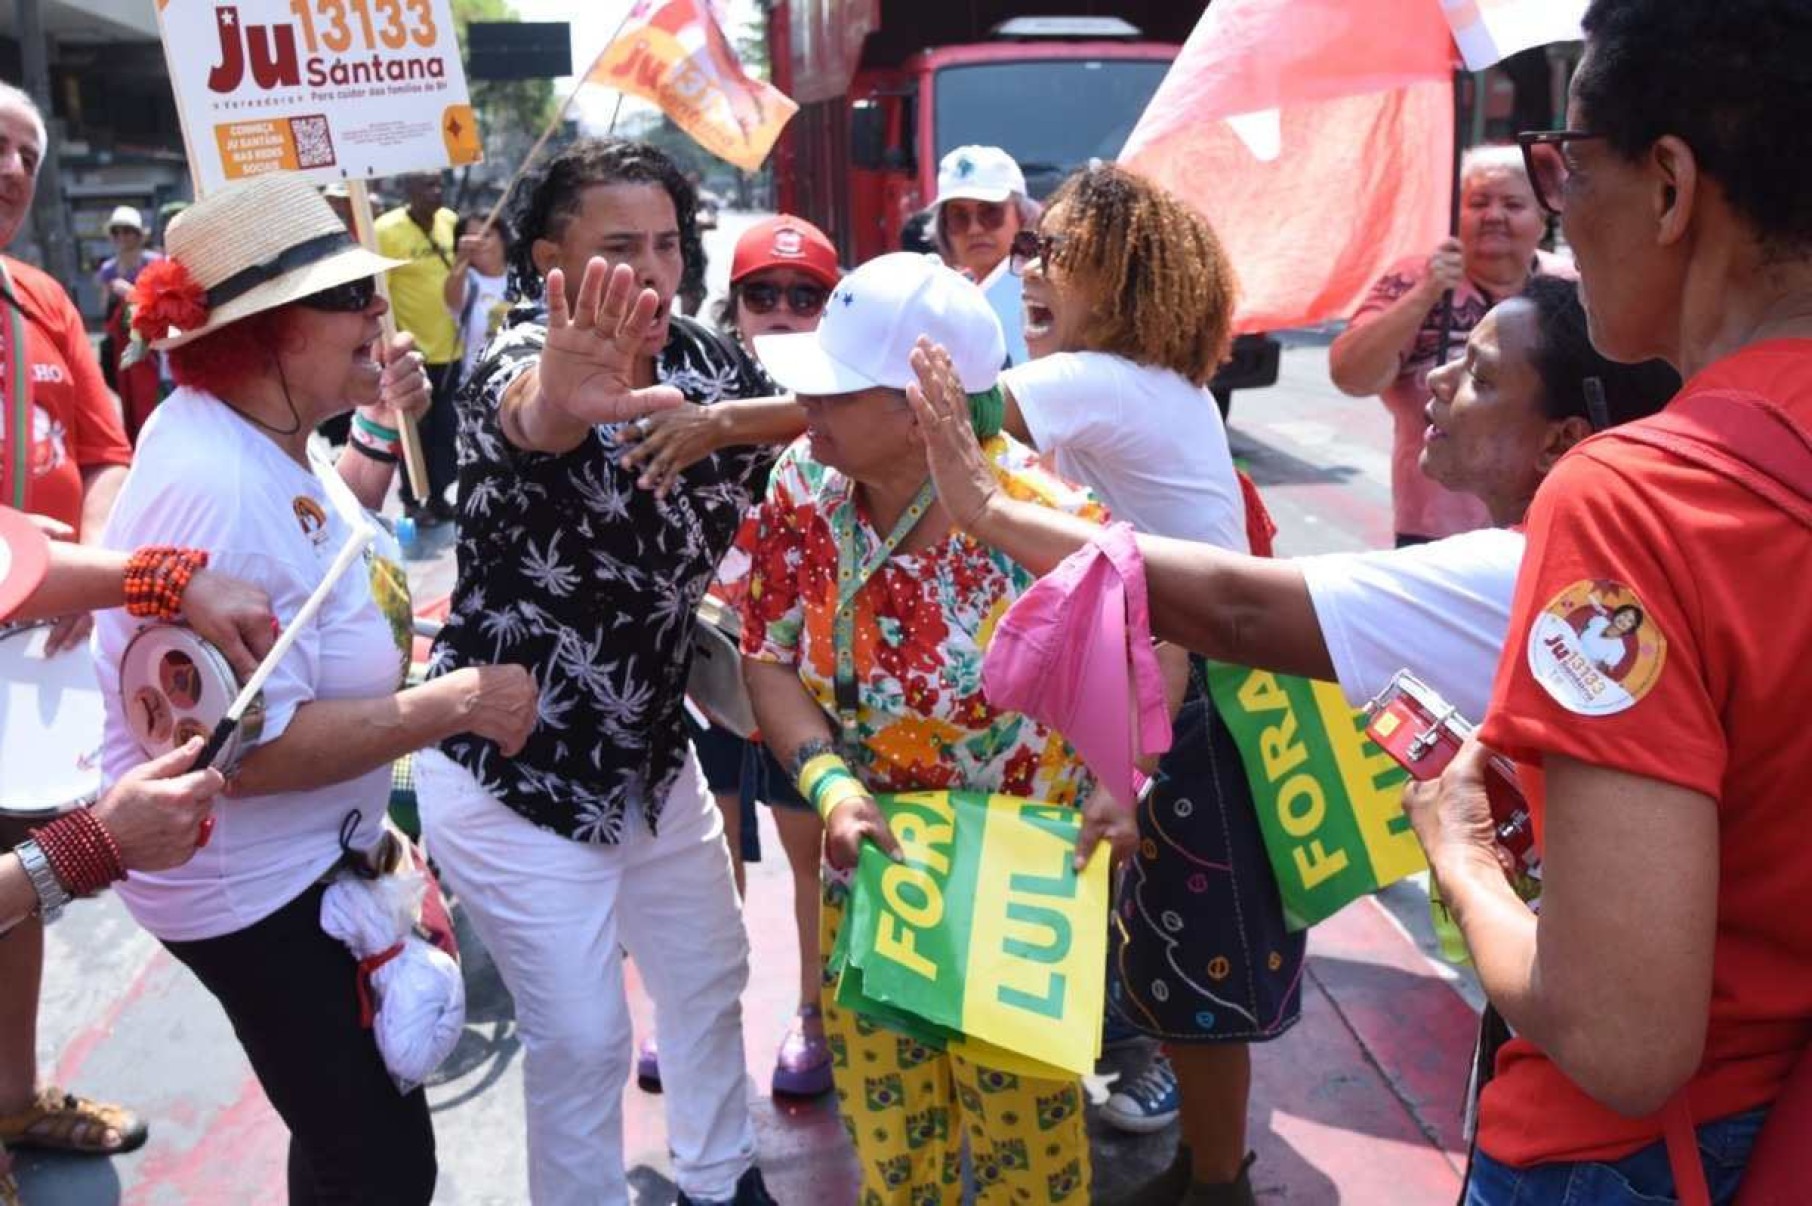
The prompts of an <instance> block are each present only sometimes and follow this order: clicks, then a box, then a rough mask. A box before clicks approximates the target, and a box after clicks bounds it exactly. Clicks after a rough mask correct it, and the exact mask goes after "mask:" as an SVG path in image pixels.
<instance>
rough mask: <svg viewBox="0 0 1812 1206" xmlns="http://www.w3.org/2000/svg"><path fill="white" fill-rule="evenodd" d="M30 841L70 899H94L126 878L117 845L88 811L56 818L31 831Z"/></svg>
mask: <svg viewBox="0 0 1812 1206" xmlns="http://www.w3.org/2000/svg"><path fill="white" fill-rule="evenodd" d="M31 838H32V840H33V841H35V842H37V843H38V848H39V849H40V850H42V851H44V860H45V861H46V862H48V863H49V864H50V869H51V871H52V872H54V873H55V875H56V877H57V880H58V881H59V882H60V883H61V884H62V885H63V886H64V887H65V888H66V889H68V891H69V894H70V895H71V896H93V895H94V894H95V893H96V892H99V891H100V890H101V889H102V888H105V887H106V886H108V885H109V884H112V883H116V882H118V881H119V880H122V879H125V878H126V866H125V863H124V862H123V861H122V859H121V855H120V847H119V843H118V842H116V841H114V840H113V835H112V834H111V833H108V832H107V827H106V826H105V825H103V824H101V822H100V820H99V819H98V818H97V817H96V816H95V815H94V813H93V812H92V811H90V810H89V809H86V808H78V809H76V810H75V811H74V812H72V813H69V814H68V815H67V816H61V817H58V818H57V819H56V820H54V821H52V822H51V823H50V824H48V825H46V826H44V827H43V828H42V829H34V830H32V831H31Z"/></svg>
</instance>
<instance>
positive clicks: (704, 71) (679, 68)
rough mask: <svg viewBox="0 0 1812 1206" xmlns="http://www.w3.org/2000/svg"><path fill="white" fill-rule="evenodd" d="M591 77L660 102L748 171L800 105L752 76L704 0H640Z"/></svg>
mask: <svg viewBox="0 0 1812 1206" xmlns="http://www.w3.org/2000/svg"><path fill="white" fill-rule="evenodd" d="M585 78H586V80H587V82H589V83H593V84H603V85H605V86H606V87H610V88H615V89H617V90H619V91H622V92H633V93H634V94H635V95H637V96H640V97H642V98H643V99H644V100H648V101H652V102H653V103H655V104H657V105H659V106H660V107H661V108H662V110H664V111H665V112H666V114H667V116H669V117H671V118H672V119H673V120H674V121H675V122H676V123H677V124H678V125H679V126H680V128H681V129H683V130H685V131H686V133H688V134H690V135H692V137H693V138H695V139H697V140H698V143H699V145H700V146H702V147H704V148H705V149H706V150H707V151H710V152H711V153H712V154H713V155H716V156H718V157H719V158H722V159H727V160H729V161H730V162H731V163H734V164H735V165H736V166H737V167H739V168H741V169H743V170H744V171H745V172H752V171H754V170H755V169H757V168H759V167H760V166H761V162H762V160H764V159H766V158H767V157H768V152H769V151H770V150H772V149H773V146H774V140H775V139H776V138H778V137H780V131H781V130H782V129H783V128H785V126H786V123H787V121H788V120H789V119H790V118H791V117H792V116H793V114H794V113H797V112H798V111H799V106H797V105H795V104H794V103H793V102H792V101H791V100H790V99H788V97H787V96H786V94H784V93H782V92H780V91H779V90H777V89H775V88H774V87H772V86H771V85H768V84H765V83H763V82H762V81H760V80H755V79H750V78H749V76H748V75H747V74H746V73H745V72H744V71H743V69H742V63H741V61H740V60H738V59H737V57H736V51H735V49H734V48H733V47H732V46H731V45H730V40H729V39H728V38H726V37H724V31H723V29H722V28H721V27H719V25H718V24H717V21H716V19H715V18H714V17H713V16H712V15H711V12H710V10H709V9H707V8H706V7H705V5H704V4H703V3H701V2H700V0H637V3H636V5H635V6H634V7H633V8H632V9H630V12H629V17H628V19H627V20H626V21H625V22H624V24H623V29H622V31H621V32H620V33H618V34H617V37H616V40H615V41H613V42H611V44H610V45H608V46H606V47H605V48H604V50H603V52H602V53H600V54H599V55H598V58H597V61H596V62H594V63H593V64H592V65H591V70H589V71H587V72H586V73H585Z"/></svg>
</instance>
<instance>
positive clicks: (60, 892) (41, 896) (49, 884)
mask: <svg viewBox="0 0 1812 1206" xmlns="http://www.w3.org/2000/svg"><path fill="white" fill-rule="evenodd" d="M13 853H14V854H16V855H18V856H19V862H20V864H21V865H22V866H24V868H25V874H26V877H27V878H29V879H30V880H31V886H32V887H33V888H35V889H36V890H37V893H38V915H39V916H40V917H42V918H43V919H44V921H45V924H47V925H48V924H49V923H50V922H53V921H55V920H56V919H57V918H58V917H60V916H62V914H63V906H64V905H66V904H68V903H69V902H70V901H71V900H73V899H74V897H72V896H70V894H69V890H68V889H67V888H65V887H64V886H63V882H62V881H61V880H59V879H58V878H57V873H56V872H55V871H52V870H51V869H50V860H49V859H47V858H45V857H44V851H43V849H42V848H41V847H40V846H39V845H38V843H36V842H34V841H29V840H28V841H23V842H20V843H19V844H18V845H17V846H14V847H13Z"/></svg>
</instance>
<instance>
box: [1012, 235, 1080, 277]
mask: <svg viewBox="0 0 1812 1206" xmlns="http://www.w3.org/2000/svg"><path fill="white" fill-rule="evenodd" d="M1067 242H1069V236H1067V235H1058V234H1039V233H1038V232H1037V231H1035V230H1022V231H1020V232H1019V233H1018V234H1016V235H1014V236H1013V243H1012V246H1010V247H1009V248H1008V249H1007V255H1008V256H1009V257H1010V258H1009V262H1008V265H1007V266H1008V267H1009V268H1010V269H1011V270H1012V272H1013V275H1014V276H1024V275H1025V274H1026V269H1027V268H1029V267H1031V265H1032V261H1033V260H1037V261H1038V262H1039V263H1040V264H1049V263H1050V262H1051V257H1052V256H1053V255H1055V254H1056V253H1057V252H1058V251H1059V250H1060V249H1061V248H1062V247H1063V245H1064V244H1065V243H1067Z"/></svg>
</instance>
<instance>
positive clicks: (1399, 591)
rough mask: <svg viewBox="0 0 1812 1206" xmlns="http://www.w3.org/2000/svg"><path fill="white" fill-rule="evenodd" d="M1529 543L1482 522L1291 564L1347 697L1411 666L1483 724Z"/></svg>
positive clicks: (1369, 691)
mask: <svg viewBox="0 0 1812 1206" xmlns="http://www.w3.org/2000/svg"><path fill="white" fill-rule="evenodd" d="M1523 544H1524V541H1523V534H1522V533H1521V532H1514V531H1511V530H1509V529H1507V528H1481V529H1479V530H1478V531H1476V532H1465V533H1462V534H1461V535H1458V536H1449V537H1448V538H1447V539H1445V540H1436V541H1434V542H1432V543H1430V544H1418V545H1412V546H1411V547H1409V548H1403V549H1379V550H1376V551H1374V552H1366V553H1331V554H1328V555H1326V556H1320V557H1299V558H1297V559H1296V560H1295V561H1293V562H1292V564H1294V565H1297V566H1299V567H1301V569H1302V576H1303V579H1304V580H1305V581H1306V582H1307V583H1308V587H1309V597H1310V598H1311V599H1312V600H1313V601H1314V604H1315V617H1316V619H1318V620H1320V621H1321V632H1322V636H1323V637H1324V638H1325V639H1326V640H1327V646H1328V653H1329V654H1330V655H1331V656H1332V658H1333V662H1334V673H1335V676H1336V677H1337V678H1338V679H1339V682H1340V689H1341V691H1342V692H1344V693H1345V695H1346V698H1347V702H1349V703H1351V704H1352V705H1353V706H1354V707H1358V706H1360V705H1361V704H1364V703H1365V702H1366V701H1367V700H1369V699H1371V698H1372V697H1373V696H1375V695H1377V694H1378V692H1379V691H1381V690H1383V689H1384V687H1385V686H1386V684H1388V683H1389V682H1390V679H1391V676H1392V675H1393V674H1395V673H1396V672H1397V671H1399V670H1408V671H1409V672H1410V673H1412V674H1414V675H1415V676H1416V677H1417V678H1419V679H1421V680H1422V681H1423V682H1425V683H1427V684H1428V685H1429V686H1431V687H1433V688H1434V689H1435V691H1436V692H1438V693H1439V694H1440V695H1441V696H1442V697H1443V698H1444V699H1446V700H1447V702H1448V703H1450V704H1452V705H1453V706H1454V707H1456V708H1458V709H1459V710H1460V715H1461V716H1462V717H1464V718H1465V719H1467V720H1469V721H1471V722H1472V723H1473V724H1478V723H1480V722H1481V721H1483V720H1484V719H1485V709H1486V707H1487V706H1488V705H1489V704H1490V702H1491V680H1492V678H1493V677H1494V676H1495V675H1496V674H1497V663H1498V657H1499V655H1500V654H1501V653H1502V652H1503V648H1504V632H1505V630H1506V629H1507V628H1508V627H1509V624H1510V597H1511V594H1512V592H1513V591H1514V590H1515V588H1516V571H1517V567H1518V566H1520V565H1521V564H1522V559H1523Z"/></svg>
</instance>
